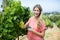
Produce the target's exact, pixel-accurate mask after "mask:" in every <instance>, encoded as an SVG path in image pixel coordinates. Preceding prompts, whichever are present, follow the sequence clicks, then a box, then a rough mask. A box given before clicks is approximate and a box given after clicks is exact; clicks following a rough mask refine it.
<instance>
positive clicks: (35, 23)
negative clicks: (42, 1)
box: [24, 4, 46, 40]
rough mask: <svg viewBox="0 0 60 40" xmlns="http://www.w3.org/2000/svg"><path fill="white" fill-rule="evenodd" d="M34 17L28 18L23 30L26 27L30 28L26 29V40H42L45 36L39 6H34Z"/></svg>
mask: <svg viewBox="0 0 60 40" xmlns="http://www.w3.org/2000/svg"><path fill="white" fill-rule="evenodd" d="M33 12H34V16H32V17H31V18H29V20H28V22H27V23H26V24H25V26H24V28H26V26H27V25H29V26H30V28H28V34H27V37H28V40H44V34H45V29H46V27H45V23H44V21H43V19H40V16H41V12H42V8H41V6H40V5H39V4H37V5H35V6H34V8H33Z"/></svg>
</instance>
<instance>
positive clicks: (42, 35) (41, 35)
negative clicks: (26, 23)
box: [29, 29, 45, 37]
mask: <svg viewBox="0 0 60 40" xmlns="http://www.w3.org/2000/svg"><path fill="white" fill-rule="evenodd" d="M29 31H31V32H33V33H35V34H36V35H38V36H40V37H44V35H45V30H43V31H42V32H41V33H40V32H37V31H35V30H33V29H29Z"/></svg>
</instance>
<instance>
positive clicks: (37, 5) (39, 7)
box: [33, 4, 42, 16]
mask: <svg viewBox="0 0 60 40" xmlns="http://www.w3.org/2000/svg"><path fill="white" fill-rule="evenodd" d="M36 7H37V8H38V9H39V10H40V14H41V11H42V7H41V6H40V5H39V4H36V5H35V6H34V7H33V10H34V9H35V8H36ZM40 14H39V16H40Z"/></svg>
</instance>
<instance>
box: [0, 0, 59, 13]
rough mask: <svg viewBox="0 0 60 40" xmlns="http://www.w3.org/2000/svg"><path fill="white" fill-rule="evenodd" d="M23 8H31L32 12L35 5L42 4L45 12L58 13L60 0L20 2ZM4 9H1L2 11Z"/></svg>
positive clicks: (23, 0)
mask: <svg viewBox="0 0 60 40" xmlns="http://www.w3.org/2000/svg"><path fill="white" fill-rule="evenodd" d="M20 1H21V4H22V6H25V7H30V9H31V10H32V9H33V7H34V5H36V4H40V5H41V6H42V9H43V12H52V11H58V12H60V0H20ZM1 4H2V0H0V5H1ZM1 10H2V8H0V11H1Z"/></svg>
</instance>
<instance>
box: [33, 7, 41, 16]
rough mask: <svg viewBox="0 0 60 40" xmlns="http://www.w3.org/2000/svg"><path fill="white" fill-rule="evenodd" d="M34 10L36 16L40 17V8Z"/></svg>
mask: <svg viewBox="0 0 60 40" xmlns="http://www.w3.org/2000/svg"><path fill="white" fill-rule="evenodd" d="M33 12H34V16H35V17H38V16H39V13H40V10H39V9H38V8H37V7H36V8H34V10H33Z"/></svg>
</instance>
